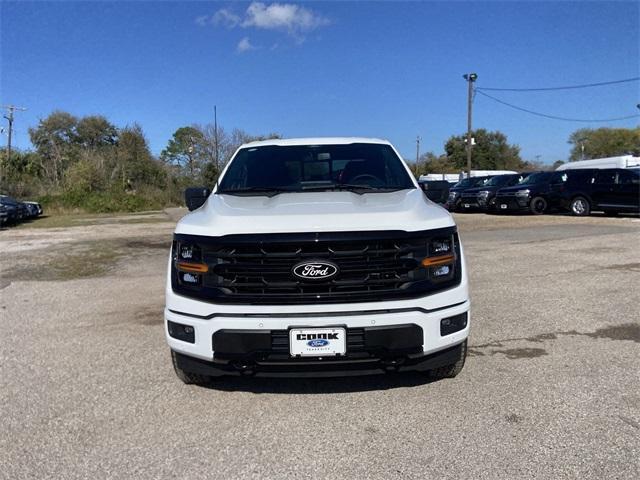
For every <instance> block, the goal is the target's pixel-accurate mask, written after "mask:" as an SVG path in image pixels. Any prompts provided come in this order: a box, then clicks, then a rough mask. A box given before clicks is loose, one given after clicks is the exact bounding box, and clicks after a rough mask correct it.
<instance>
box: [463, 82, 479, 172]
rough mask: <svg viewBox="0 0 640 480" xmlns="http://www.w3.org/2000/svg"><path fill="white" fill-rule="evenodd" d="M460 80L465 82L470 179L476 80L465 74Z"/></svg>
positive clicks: (468, 170)
mask: <svg viewBox="0 0 640 480" xmlns="http://www.w3.org/2000/svg"><path fill="white" fill-rule="evenodd" d="M462 78H464V79H465V80H466V81H467V85H468V91H467V178H471V148H472V145H471V108H472V106H473V83H474V82H475V81H476V79H477V78H478V75H476V74H475V73H465V74H464V75H463V76H462Z"/></svg>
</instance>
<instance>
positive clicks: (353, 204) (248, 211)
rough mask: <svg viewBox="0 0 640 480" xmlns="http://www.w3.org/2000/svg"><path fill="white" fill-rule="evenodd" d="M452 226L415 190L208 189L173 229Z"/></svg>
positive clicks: (224, 231) (209, 232)
mask: <svg viewBox="0 0 640 480" xmlns="http://www.w3.org/2000/svg"><path fill="white" fill-rule="evenodd" d="M453 225H454V221H453V218H452V217H451V215H450V214H449V212H447V211H446V210H445V209H444V208H442V207H440V206H438V205H437V204H435V203H433V202H431V201H430V200H428V199H427V198H426V196H425V195H424V194H423V193H422V191H421V190H420V189H413V190H400V191H397V192H386V193H365V194H362V195H358V194H356V193H353V192H296V193H281V194H279V195H275V196H273V197H266V196H234V195H217V194H212V195H211V196H210V197H209V199H208V200H207V202H206V203H205V204H204V205H203V206H202V207H201V208H199V209H197V210H195V211H193V212H191V213H189V214H188V215H186V216H184V217H183V218H182V219H181V220H180V221H179V222H178V225H177V226H176V233H182V234H189V235H205V236H216V237H217V236H222V235H230V234H246V233H295V232H336V231H365V230H405V231H419V230H429V229H434V228H444V227H450V226H453Z"/></svg>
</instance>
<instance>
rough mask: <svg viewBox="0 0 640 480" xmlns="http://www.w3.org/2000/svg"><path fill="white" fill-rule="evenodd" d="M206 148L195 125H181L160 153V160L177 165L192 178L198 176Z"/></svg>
mask: <svg viewBox="0 0 640 480" xmlns="http://www.w3.org/2000/svg"><path fill="white" fill-rule="evenodd" d="M207 155H208V150H207V146H206V143H205V138H204V136H203V134H202V132H201V131H200V130H199V129H197V128H196V127H181V128H179V129H178V130H176V131H175V132H174V134H173V137H172V138H171V140H169V143H168V144H167V148H165V149H164V150H163V151H162V152H161V153H160V158H161V159H162V161H164V162H166V163H167V164H169V165H173V166H175V167H177V168H178V169H179V170H180V171H181V172H182V173H183V174H185V175H187V176H188V177H189V178H191V179H192V180H197V179H199V177H200V173H201V168H202V166H203V164H204V163H205V162H206V160H207Z"/></svg>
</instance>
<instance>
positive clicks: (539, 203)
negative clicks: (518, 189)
mask: <svg viewBox="0 0 640 480" xmlns="http://www.w3.org/2000/svg"><path fill="white" fill-rule="evenodd" d="M529 210H530V211H531V213H533V214H534V215H542V214H543V213H544V212H545V211H546V210H547V201H546V200H545V199H544V198H542V197H533V198H532V199H531V203H529Z"/></svg>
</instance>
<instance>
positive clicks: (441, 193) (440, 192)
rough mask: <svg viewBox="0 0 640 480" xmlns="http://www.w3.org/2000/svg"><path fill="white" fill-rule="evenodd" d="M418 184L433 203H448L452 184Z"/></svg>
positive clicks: (432, 182)
mask: <svg viewBox="0 0 640 480" xmlns="http://www.w3.org/2000/svg"><path fill="white" fill-rule="evenodd" d="M418 184H419V185H420V188H422V191H424V193H425V195H426V196H427V198H428V199H429V200H431V201H432V202H436V203H441V204H445V203H447V199H448V198H449V189H450V188H451V184H450V183H449V182H447V181H446V180H420V181H418Z"/></svg>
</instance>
